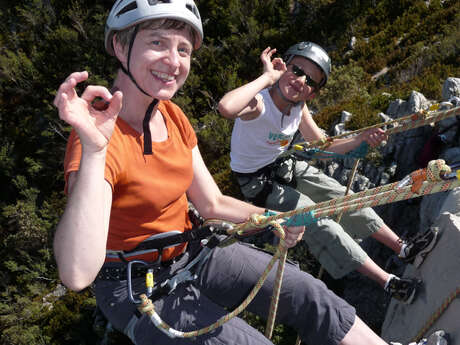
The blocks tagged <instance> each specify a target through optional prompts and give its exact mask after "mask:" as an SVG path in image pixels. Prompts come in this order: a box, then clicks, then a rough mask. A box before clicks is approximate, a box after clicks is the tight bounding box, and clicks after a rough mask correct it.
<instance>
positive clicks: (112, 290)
mask: <svg viewBox="0 0 460 345" xmlns="http://www.w3.org/2000/svg"><path fill="white" fill-rule="evenodd" d="M190 252H191V251H187V252H186V253H185V255H184V256H182V258H181V259H180V260H179V261H178V262H177V263H174V264H173V265H172V266H171V267H170V268H168V269H165V270H166V271H168V272H167V273H171V272H174V271H176V270H179V269H180V268H181V267H184V266H185V265H186V263H187V261H189V260H190ZM270 258H271V255H269V254H267V253H265V252H263V251H261V250H258V249H255V248H254V247H252V246H250V245H248V244H240V243H235V244H232V245H230V246H227V247H224V248H215V249H214V250H213V253H212V255H211V257H210V258H209V259H208V261H207V262H206V263H205V265H204V266H203V268H202V270H201V271H200V273H199V276H198V278H197V279H196V280H195V281H194V283H184V284H183V285H179V286H178V287H177V288H176V290H174V292H172V293H171V294H169V295H167V296H164V297H162V298H160V299H158V300H156V301H155V302H154V306H155V310H156V311H157V312H158V314H159V315H160V317H161V318H162V319H163V321H164V322H166V323H167V324H169V325H170V326H171V327H173V328H175V329H177V330H180V331H192V330H196V329H200V328H202V327H206V326H209V325H210V324H212V323H214V322H216V321H217V320H218V319H219V318H221V317H222V316H224V315H226V314H227V313H228V311H227V310H226V308H227V309H228V310H230V311H231V310H233V309H234V308H236V307H237V306H239V305H240V303H241V302H242V301H243V300H244V299H245V298H246V297H247V295H248V293H249V292H250V291H251V289H252V288H253V286H254V284H255V283H256V282H257V280H258V279H259V278H260V276H261V274H262V272H263V271H264V270H265V268H266V266H267V264H268V262H269V260H270ZM275 271H276V265H275V267H274V268H273V269H272V272H271V273H270V275H269V277H268V279H267V281H266V282H265V283H264V285H263V286H262V288H261V290H260V291H259V293H258V294H257V295H256V297H255V299H254V300H253V301H252V302H251V303H250V304H249V306H248V307H247V310H248V311H250V312H253V313H255V314H257V315H259V316H261V317H262V318H266V317H267V315H268V309H269V305H270V297H271V295H272V292H273V283H274V278H275V274H276V272H275ZM164 273H165V272H163V273H160V274H159V275H157V278H158V279H160V278H161V275H162V274H164ZM165 274H166V273H165ZM143 281H144V279H143V278H137V279H135V280H134V285H135V287H134V290H137V291H142V287H141V285H142V284H143ZM95 287H96V288H95V291H96V300H97V304H98V306H99V308H100V309H101V310H102V312H103V313H104V315H105V316H106V317H107V319H108V320H109V321H110V322H111V323H112V325H113V326H114V327H115V328H116V329H118V330H120V331H122V332H124V333H125V334H127V335H128V336H129V337H130V338H131V340H132V341H133V343H135V344H137V345H146V344H161V345H163V344H177V345H179V344H181V345H182V344H216V345H222V344H235V345H236V344H238V345H254V344H256V345H257V344H260V345H262V344H264V345H268V344H272V342H271V341H269V340H268V339H267V338H265V337H264V335H263V334H261V333H260V332H259V331H257V330H256V329H254V328H252V327H251V326H249V325H248V324H247V323H246V322H245V321H243V320H242V319H241V318H239V317H235V318H232V319H231V320H230V321H228V322H227V323H225V324H224V325H223V326H221V327H219V328H217V329H215V330H214V331H213V332H211V333H208V334H204V335H201V336H199V337H195V338H185V339H184V338H174V339H171V338H169V337H168V336H167V335H165V334H164V333H162V332H161V331H159V330H158V329H157V328H156V327H155V326H154V325H153V323H152V322H151V320H150V319H149V317H148V316H147V315H145V314H144V315H142V316H140V317H139V316H136V315H135V311H136V306H135V305H134V304H133V303H131V302H130V300H129V299H128V295H127V285H126V281H125V280H121V281H107V280H104V281H103V280H96V284H95ZM354 321H355V309H354V308H353V307H352V306H350V305H349V304H347V303H346V302H345V301H344V300H342V299H341V298H339V297H338V296H336V295H335V294H334V293H333V292H331V291H330V290H328V289H327V287H326V286H325V285H324V284H323V283H322V282H321V281H320V280H318V279H315V278H314V277H312V276H311V275H309V274H307V273H305V272H303V271H301V270H300V269H299V268H298V266H297V265H294V264H292V263H290V264H287V265H286V268H285V272H284V279H283V282H282V287H281V294H280V300H279V307H278V313H277V319H276V322H277V323H282V324H285V325H289V326H291V327H293V328H294V329H295V330H296V331H297V332H298V333H299V335H300V336H301V338H302V339H303V341H305V342H306V343H308V344H324V345H337V344H339V343H340V341H341V340H342V339H343V338H344V336H345V335H346V334H347V333H348V331H349V330H350V328H351V327H352V325H353V324H354Z"/></svg>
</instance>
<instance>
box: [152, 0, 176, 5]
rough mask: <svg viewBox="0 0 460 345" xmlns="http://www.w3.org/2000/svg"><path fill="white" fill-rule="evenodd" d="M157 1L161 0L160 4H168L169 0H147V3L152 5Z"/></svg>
mask: <svg viewBox="0 0 460 345" xmlns="http://www.w3.org/2000/svg"><path fill="white" fill-rule="evenodd" d="M159 2H161V3H162V4H170V3H171V0H148V3H149V5H150V6H154V5H156V4H158V3H159Z"/></svg>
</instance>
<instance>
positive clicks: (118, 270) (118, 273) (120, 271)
mask: <svg viewBox="0 0 460 345" xmlns="http://www.w3.org/2000/svg"><path fill="white" fill-rule="evenodd" d="M183 255H184V254H180V255H178V256H176V257H175V258H173V259H171V260H168V261H162V262H161V263H159V265H158V266H157V267H153V268H154V269H155V270H156V271H158V270H160V269H161V268H167V267H169V266H170V265H172V264H173V263H174V262H176V261H178V260H180V258H182V256H183ZM149 268H152V267H148V266H142V265H136V266H133V267H132V268H131V278H140V277H145V275H146V274H147V270H148V269H149ZM127 271H128V270H127V266H126V265H125V264H118V265H115V266H105V265H104V266H102V268H101V270H100V271H99V273H98V274H97V278H98V279H101V280H126V277H127Z"/></svg>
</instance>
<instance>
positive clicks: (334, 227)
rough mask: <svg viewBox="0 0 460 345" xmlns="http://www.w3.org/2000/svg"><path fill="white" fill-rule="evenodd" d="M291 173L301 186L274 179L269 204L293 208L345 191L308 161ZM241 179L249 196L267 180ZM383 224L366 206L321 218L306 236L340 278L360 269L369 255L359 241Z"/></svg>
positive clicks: (275, 207)
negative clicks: (337, 217)
mask: <svg viewBox="0 0 460 345" xmlns="http://www.w3.org/2000/svg"><path fill="white" fill-rule="evenodd" d="M289 164H290V163H289V161H288V162H285V164H283V166H282V167H281V168H280V170H282V171H279V172H278V173H279V174H280V175H281V174H282V175H285V174H286V171H289V167H288V166H289ZM291 167H292V162H291ZM291 175H292V178H294V179H295V181H296V184H297V187H296V188H292V187H290V186H289V185H287V184H283V183H279V182H275V181H274V182H273V189H272V190H271V193H269V194H268V196H267V198H266V202H265V207H267V208H270V209H273V210H277V211H290V210H294V209H299V208H303V207H306V206H310V205H314V204H316V203H319V202H322V201H326V200H330V199H335V198H337V197H341V196H343V195H344V193H345V187H344V186H342V185H341V184H340V183H339V182H337V181H336V180H335V179H333V178H331V177H329V176H327V175H326V174H324V173H323V172H321V171H320V170H318V169H317V168H315V167H313V166H311V165H309V164H308V163H306V162H305V161H297V162H296V164H295V170H293V171H292V172H291ZM237 180H238V183H239V184H240V186H241V192H242V193H243V195H244V196H245V197H246V198H247V199H249V200H251V199H252V198H253V197H254V196H255V195H257V193H258V192H260V191H261V190H262V189H263V188H264V186H263V184H264V181H263V180H261V179H260V178H257V177H238V178H237ZM383 225H384V222H383V220H382V219H381V218H380V217H379V216H378V215H377V214H376V213H375V212H374V210H372V209H371V208H364V209H361V210H357V211H354V212H349V213H344V214H343V216H342V220H341V222H340V224H338V223H336V222H335V221H334V219H331V218H323V219H320V220H319V221H318V222H317V223H315V224H312V225H311V226H309V227H308V228H307V229H306V231H305V234H304V237H303V240H304V241H305V242H306V243H307V245H308V249H309V251H310V252H311V253H312V255H313V256H315V257H316V259H317V260H318V261H319V262H320V263H321V265H322V266H323V267H324V269H325V270H326V271H328V272H329V274H330V275H331V276H332V277H334V278H336V279H338V278H341V277H343V276H344V275H346V274H348V273H350V272H352V271H354V270H356V269H357V268H358V267H359V266H361V265H362V264H363V263H364V261H365V260H366V259H367V258H368V255H367V253H366V252H365V251H364V250H363V249H362V248H361V246H360V245H359V244H358V243H357V242H356V241H357V240H361V239H364V238H366V237H368V236H370V235H372V234H373V233H374V232H376V231H378V230H379V229H380V228H381V227H382V226H383Z"/></svg>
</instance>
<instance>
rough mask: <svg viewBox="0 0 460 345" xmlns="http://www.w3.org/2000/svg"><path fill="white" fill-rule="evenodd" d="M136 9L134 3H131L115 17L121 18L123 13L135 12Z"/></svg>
mask: <svg viewBox="0 0 460 345" xmlns="http://www.w3.org/2000/svg"><path fill="white" fill-rule="evenodd" d="M136 8H137V3H136V1H133V2H131V3H130V4H129V5H127V6H125V7H123V8H122V9H121V10H120V12H118V13H117V17H119V16H121V15H122V14H123V13H126V12H129V11H132V10H135V9H136Z"/></svg>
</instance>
